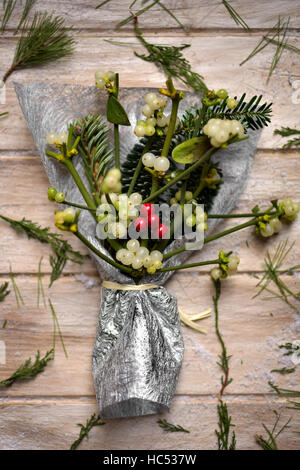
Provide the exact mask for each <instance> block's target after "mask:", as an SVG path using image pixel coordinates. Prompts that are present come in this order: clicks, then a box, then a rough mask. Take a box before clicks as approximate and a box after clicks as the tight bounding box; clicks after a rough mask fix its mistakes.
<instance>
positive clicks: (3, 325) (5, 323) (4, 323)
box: [2, 320, 7, 328]
mask: <svg viewBox="0 0 300 470" xmlns="http://www.w3.org/2000/svg"><path fill="white" fill-rule="evenodd" d="M6 325H7V320H4V321H3V323H2V328H6Z"/></svg>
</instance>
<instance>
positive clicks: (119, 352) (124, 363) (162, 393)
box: [14, 82, 259, 418]
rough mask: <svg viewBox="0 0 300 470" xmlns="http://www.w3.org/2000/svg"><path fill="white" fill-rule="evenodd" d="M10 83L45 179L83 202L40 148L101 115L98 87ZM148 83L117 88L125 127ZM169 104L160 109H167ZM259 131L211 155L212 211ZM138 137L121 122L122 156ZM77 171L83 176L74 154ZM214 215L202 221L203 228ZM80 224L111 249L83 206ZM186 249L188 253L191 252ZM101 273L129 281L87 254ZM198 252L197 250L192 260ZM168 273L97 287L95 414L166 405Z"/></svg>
mask: <svg viewBox="0 0 300 470" xmlns="http://www.w3.org/2000/svg"><path fill="white" fill-rule="evenodd" d="M14 85H15V90H16V93H17V96H18V99H19V102H20V105H21V108H22V111H23V114H24V116H25V119H26V121H27V124H28V126H29V129H30V131H31V133H32V135H33V138H34V141H35V144H36V146H37V149H38V151H39V154H40V156H41V159H42V162H43V165H44V167H45V171H46V173H47V175H48V178H49V181H50V184H51V185H52V186H55V187H56V188H57V189H58V190H59V191H63V192H64V193H65V194H66V195H67V199H68V200H69V201H72V202H75V203H79V204H82V203H84V201H83V198H82V196H81V194H80V192H79V190H78V189H77V187H76V186H75V184H74V182H73V180H72V177H71V176H70V175H69V173H68V172H67V171H66V169H65V168H64V167H63V165H61V164H59V162H57V161H55V160H53V159H49V158H48V157H47V156H46V155H45V150H46V141H45V138H46V135H47V133H48V132H63V131H65V130H66V124H67V123H69V122H71V121H73V120H74V119H77V118H80V117H84V116H86V115H87V114H89V113H94V114H99V113H101V114H103V115H104V116H105V109H106V100H107V96H106V93H105V91H103V90H98V89H96V88H95V87H88V86H80V85H60V84H55V83H47V82H45V83H31V84H21V83H15V84H14ZM149 91H156V90H155V89H153V88H121V90H120V94H119V98H120V101H121V102H122V104H123V106H124V107H125V109H126V110H127V113H128V116H129V119H130V122H131V125H132V126H135V124H136V121H137V120H138V119H140V112H141V107H142V105H143V102H144V96H145V93H147V92H149ZM199 101H200V97H199V95H198V94H196V93H190V92H186V93H185V98H184V100H183V101H182V102H181V111H180V112H179V115H180V114H181V113H182V112H183V111H184V110H185V109H187V108H189V107H190V106H191V105H193V104H196V103H199ZM168 111H169V110H168V109H167V112H168ZM258 138H259V132H250V138H249V139H248V140H246V141H245V142H243V143H242V144H233V145H231V146H230V148H229V149H226V150H221V151H220V152H218V153H217V154H216V160H217V161H218V162H219V165H220V167H221V168H222V170H223V180H224V184H222V186H221V188H220V190H219V192H218V194H217V196H216V197H215V200H214V203H213V207H212V209H211V212H212V213H227V212H230V211H231V210H232V209H233V207H234V205H235V203H236V201H237V199H238V197H239V196H240V194H241V192H242V191H243V188H244V186H245V183H246V181H247V178H248V175H249V172H250V169H251V164H252V161H253V156H254V154H255V150H256V146H257V141H258ZM137 141H138V139H137V138H136V137H135V135H134V133H133V132H132V129H131V128H128V127H124V126H121V127H120V143H121V145H120V151H121V162H122V161H124V159H125V157H126V155H127V153H128V152H129V151H130V150H131V149H132V147H133V145H134V144H135V143H136V142H137ZM74 163H75V166H76V169H77V171H78V172H79V174H80V175H81V177H82V179H83V180H84V181H85V182H86V180H85V176H84V174H83V170H82V167H81V165H80V162H79V160H78V159H76V158H74ZM217 223H218V220H216V219H211V220H209V227H208V231H207V232H206V234H209V233H211V232H212V230H213V228H214V227H215V226H216V224H217ZM79 230H80V232H82V233H83V235H84V236H85V237H86V238H87V239H88V240H89V241H90V242H91V243H92V244H93V245H94V246H95V247H96V248H97V249H98V250H99V251H100V252H102V253H104V254H106V255H107V256H110V255H109V253H108V252H107V251H106V249H105V248H104V247H103V246H102V245H101V243H100V242H99V240H97V238H96V237H95V221H94V219H93V217H92V216H91V214H90V213H89V212H88V211H83V212H82V213H81V215H80V223H79ZM184 243H185V239H181V240H175V241H174V242H173V243H172V244H171V245H170V246H169V247H168V249H167V251H169V250H170V251H171V250H174V249H176V248H179V247H181V246H182V245H183V244H184ZM190 253H191V252H184V253H182V254H180V255H177V256H174V257H172V258H171V259H169V260H168V261H167V262H165V263H164V266H176V265H179V264H182V262H183V261H185V260H186V259H187V257H188V256H189V255H190ZM192 253H193V252H192ZM91 255H92V257H93V259H94V261H95V264H96V266H97V269H98V272H99V274H100V276H101V277H102V279H105V280H109V281H116V282H118V283H121V284H134V282H133V280H132V279H131V278H130V277H128V276H127V275H125V274H123V273H121V272H119V271H118V270H117V269H116V268H114V267H113V266H111V265H110V264H108V263H107V262H105V261H103V260H102V259H100V258H99V257H97V256H95V255H94V254H93V253H91ZM200 259H201V253H199V260H200ZM171 275H172V272H163V273H157V274H155V275H152V276H149V275H147V276H145V278H144V279H142V281H141V283H154V284H158V285H159V286H161V287H159V288H155V289H150V290H145V291H120V290H117V291H115V290H110V289H106V288H102V300H101V307H100V312H101V315H99V324H98V328H97V333H96V341H95V347H94V352H93V374H94V382H95V389H96V395H97V399H98V403H99V409H100V414H101V416H102V417H103V418H118V417H125V416H140V415H145V414H151V413H157V412H160V411H162V410H165V409H167V408H168V407H169V405H170V402H171V400H172V397H173V395H174V392H175V387H176V383H177V380H178V375H179V371H180V367H181V362H182V358H183V349H184V348H183V340H182V334H181V327H180V321H179V317H178V309H177V302H176V299H175V298H174V297H173V296H172V295H170V294H169V293H168V292H167V291H166V290H165V289H164V288H163V287H162V285H163V284H164V283H165V282H166V281H167V279H168V278H169V277H170V276H171Z"/></svg>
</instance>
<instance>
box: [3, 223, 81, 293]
mask: <svg viewBox="0 0 300 470" xmlns="http://www.w3.org/2000/svg"><path fill="white" fill-rule="evenodd" d="M0 218H1V219H2V220H5V221H6V222H8V223H9V224H10V225H11V227H12V228H13V229H14V230H15V231H16V232H17V233H25V234H26V235H27V237H28V238H32V239H35V240H38V241H40V242H41V243H47V244H48V245H50V246H51V248H52V250H53V251H54V253H55V256H52V255H51V256H50V264H51V267H52V273H51V278H50V286H51V285H52V284H53V282H54V281H55V280H56V279H58V277H59V276H60V275H61V273H62V271H63V268H64V267H65V264H66V262H67V261H72V262H73V263H78V264H82V262H83V259H84V258H85V255H83V254H81V253H80V252H79V251H75V250H73V248H72V246H71V245H70V244H69V242H68V241H67V240H64V239H62V238H61V235H60V234H58V233H52V232H50V229H49V227H45V228H43V227H41V226H40V225H38V224H37V223H36V222H32V221H31V220H26V219H25V218H23V219H21V220H14V219H11V218H10V217H6V216H4V215H1V214H0Z"/></svg>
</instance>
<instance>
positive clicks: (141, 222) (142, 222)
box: [134, 217, 148, 232]
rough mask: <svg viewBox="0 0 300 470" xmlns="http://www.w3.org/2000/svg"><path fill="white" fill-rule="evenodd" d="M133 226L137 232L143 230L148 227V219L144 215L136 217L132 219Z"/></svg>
mask: <svg viewBox="0 0 300 470" xmlns="http://www.w3.org/2000/svg"><path fill="white" fill-rule="evenodd" d="M134 226H135V228H136V230H137V231H138V232H144V231H145V230H147V229H148V221H147V219H145V217H138V218H137V219H135V221H134Z"/></svg>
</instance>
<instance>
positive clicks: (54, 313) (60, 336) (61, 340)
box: [48, 299, 68, 358]
mask: <svg viewBox="0 0 300 470" xmlns="http://www.w3.org/2000/svg"><path fill="white" fill-rule="evenodd" d="M48 300H49V305H50V309H51V313H52V319H53V351H54V353H55V345H56V329H57V331H58V336H59V338H60V342H61V345H62V347H63V350H64V353H65V356H66V358H68V353H67V350H66V348H65V343H64V339H63V335H62V332H61V329H60V326H59V322H58V318H57V315H56V312H55V310H54V307H53V304H52V302H51V300H50V299H48Z"/></svg>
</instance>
